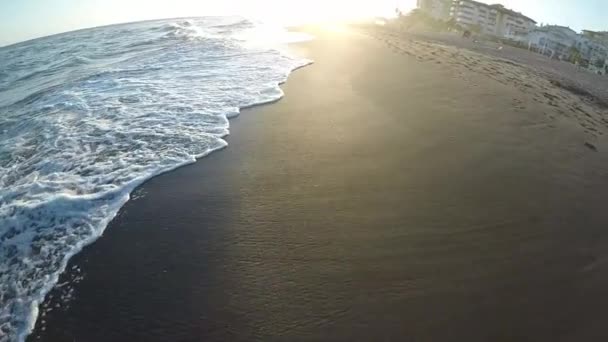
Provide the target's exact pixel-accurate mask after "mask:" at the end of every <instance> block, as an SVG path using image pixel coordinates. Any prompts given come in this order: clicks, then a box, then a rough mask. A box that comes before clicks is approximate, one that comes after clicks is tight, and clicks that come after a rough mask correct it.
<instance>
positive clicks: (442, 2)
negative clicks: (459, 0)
mask: <svg viewBox="0 0 608 342" xmlns="http://www.w3.org/2000/svg"><path fill="white" fill-rule="evenodd" d="M417 6H418V8H419V9H420V10H421V11H423V12H424V13H426V14H428V15H430V16H431V17H433V18H435V19H441V20H448V19H450V9H451V8H452V0H417Z"/></svg>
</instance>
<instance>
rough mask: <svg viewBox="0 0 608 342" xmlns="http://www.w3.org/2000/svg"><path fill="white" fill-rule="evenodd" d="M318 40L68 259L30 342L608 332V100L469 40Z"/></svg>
mask: <svg viewBox="0 0 608 342" xmlns="http://www.w3.org/2000/svg"><path fill="white" fill-rule="evenodd" d="M316 33H317V35H318V39H317V40H315V41H312V42H307V43H303V44H298V45H296V46H294V49H296V50H297V52H298V53H301V54H303V55H304V56H306V57H309V58H312V59H314V60H315V64H313V65H311V66H309V67H306V68H303V69H300V70H298V71H296V72H295V73H293V74H292V75H291V76H290V78H289V81H288V82H287V83H286V84H285V85H284V87H283V89H284V90H285V93H286V96H285V97H284V99H282V100H281V101H280V102H278V103H276V104H272V105H267V106H262V107H257V108H252V109H249V110H245V111H244V112H243V113H242V115H241V116H240V117H238V118H236V119H234V120H233V121H231V125H232V127H231V136H230V137H229V138H228V139H227V140H228V142H229V144H230V145H229V146H228V148H226V149H225V150H223V151H220V152H216V153H214V154H212V155H210V156H209V157H207V158H203V159H201V160H200V161H199V162H197V163H196V164H193V165H191V166H187V167H184V168H181V169H178V170H176V171H174V172H171V173H168V174H165V175H162V176H159V177H157V178H154V179H152V180H151V181H149V182H147V183H146V184H145V185H144V186H143V187H141V188H140V189H139V190H138V191H137V192H136V193H135V196H134V197H135V199H134V200H132V201H130V202H129V203H127V205H125V207H124V208H123V209H122V210H121V212H120V214H119V216H118V217H117V218H116V219H115V220H114V221H113V222H112V223H111V224H110V226H109V227H108V229H107V230H106V232H105V234H104V236H103V237H102V238H100V239H99V240H98V241H97V242H96V243H94V244H93V245H91V246H89V247H88V248H86V249H85V250H84V251H83V252H82V253H81V254H79V255H77V256H76V257H74V258H73V260H72V261H71V262H70V266H69V269H70V271H69V272H67V273H66V274H65V275H64V276H63V279H62V280H61V282H60V283H65V285H63V286H60V287H58V288H57V289H55V290H54V291H53V292H52V293H51V295H50V296H49V298H48V299H47V301H46V302H45V303H44V305H43V307H42V308H41V312H42V314H41V317H40V318H39V320H38V324H37V327H36V331H35V332H34V333H33V334H32V335H31V337H30V340H32V341H38V340H41V341H91V342H96V341H104V342H105V341H227V340H243V341H251V340H259V341H274V340H280V341H299V340H308V341H310V340H332V341H352V340H362V341H377V340H394V341H600V340H605V339H606V338H608V329H605V322H606V321H608V309H606V308H608V286H607V285H606V284H608V230H606V226H607V224H606V223H607V222H608V211H607V210H605V205H606V204H605V203H607V199H608V178H607V177H606V170H607V167H608V159H607V158H606V157H605V153H606V151H608V144H606V141H605V138H604V136H605V135H604V133H605V131H606V127H605V125H604V124H603V121H602V120H603V116H602V113H603V111H604V109H603V108H602V107H601V106H598V105H597V104H595V103H592V102H586V101H585V100H584V99H583V98H580V96H579V95H576V94H573V93H572V92H569V91H567V90H565V89H563V88H561V87H558V86H556V85H555V84H553V83H551V82H550V80H548V79H545V78H543V77H541V76H540V75H535V74H533V73H528V71H527V70H529V69H527V68H525V67H522V66H518V65H515V64H509V63H504V62H501V61H497V60H495V58H494V57H491V56H484V55H481V54H478V53H475V52H471V51H468V50H465V49H460V48H457V47H453V46H448V45H441V44H437V43H432V42H428V41H422V40H415V39H410V38H407V39H404V38H400V37H396V38H395V37H394V38H391V39H392V40H391V39H388V38H387V37H385V36H379V35H377V34H374V33H369V32H368V33H366V34H361V31H360V30H357V31H356V32H355V31H348V32H335V31H332V32H316ZM444 50H445V51H444ZM452 53H456V54H455V55H452ZM432 56H438V57H432ZM484 67H487V68H488V69H489V70H490V71H486V72H484V71H483V68H484ZM493 68H494V69H496V70H493ZM503 76H504V77H503ZM528 85H530V86H531V87H532V88H530V87H529V86H528ZM544 93H547V94H549V95H550V96H549V97H547V95H545V94H544ZM577 96H578V97H577ZM554 97H555V98H554ZM562 97H563V98H562ZM571 106H579V107H580V108H581V110H582V111H579V110H577V109H576V108H574V110H572V108H570V107H571ZM583 111H584V112H583ZM585 113H587V114H589V115H586V114H585ZM586 126H588V127H586ZM589 127H591V128H593V130H592V129H589ZM586 144H588V145H586ZM589 145H591V146H593V148H590V147H589ZM62 297H63V298H62ZM66 297H67V299H66Z"/></svg>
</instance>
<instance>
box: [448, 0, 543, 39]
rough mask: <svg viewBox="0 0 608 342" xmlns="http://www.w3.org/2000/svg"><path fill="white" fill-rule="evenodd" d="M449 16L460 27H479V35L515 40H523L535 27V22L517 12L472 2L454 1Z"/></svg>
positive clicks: (471, 0)
mask: <svg viewBox="0 0 608 342" xmlns="http://www.w3.org/2000/svg"><path fill="white" fill-rule="evenodd" d="M450 15H451V17H453V18H454V19H455V20H456V22H457V23H458V24H460V25H462V26H465V27H469V28H472V27H479V28H480V29H481V33H484V34H488V35H492V36H498V37H505V38H510V39H516V40H525V38H524V37H525V36H526V35H527V34H528V32H530V31H531V30H532V29H534V28H535V27H536V21H534V20H533V19H531V18H529V17H526V16H525V15H523V14H521V13H519V12H515V11H513V10H510V9H508V8H505V7H504V6H502V5H499V4H495V5H488V4H485V3H483V2H478V1H474V0H454V1H453V3H452V8H451V11H450Z"/></svg>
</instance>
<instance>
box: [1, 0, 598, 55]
mask: <svg viewBox="0 0 608 342" xmlns="http://www.w3.org/2000/svg"><path fill="white" fill-rule="evenodd" d="M482 1H484V2H488V3H494V2H498V1H489V0H482ZM500 2H501V3H503V4H504V5H505V6H506V7H509V8H512V9H514V10H516V11H519V12H522V13H524V14H525V15H527V16H529V17H531V18H533V19H535V20H536V21H538V22H539V23H545V24H546V23H549V24H560V25H567V26H570V27H572V28H574V29H576V30H581V29H583V28H585V29H593V30H608V20H607V19H608V0H502V1H500ZM415 5H416V0H0V46H1V45H6V44H10V43H14V42H18V41H22V40H26V39H30V38H34V37H40V36H46V35H49V34H53V33H59V32H64V31H70V30H75V29H79V28H85V27H93V26H99V25H106V24H113V23H120V22H130V21H138V20H146V19H158V18H171V17H186V16H204V15H224V14H243V15H248V16H254V17H258V18H261V19H267V20H268V19H269V20H275V21H277V22H281V23H297V22H302V21H306V20H314V19H319V20H323V19H325V20H331V19H337V18H344V17H360V16H363V15H370V14H372V15H382V14H390V13H393V11H394V9H395V7H397V6H399V7H401V8H402V9H403V10H404V11H407V10H409V9H412V8H414V7H415Z"/></svg>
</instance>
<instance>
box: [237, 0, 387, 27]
mask: <svg viewBox="0 0 608 342" xmlns="http://www.w3.org/2000/svg"><path fill="white" fill-rule="evenodd" d="M263 3H264V4H266V5H267V6H259V4H257V3H256V5H255V6H253V5H250V6H248V7H247V8H245V11H244V12H245V13H248V14H250V15H253V16H254V17H256V18H259V19H262V20H264V21H267V22H268V21H271V22H277V23H281V24H287V25H298V24H305V23H319V22H336V21H344V20H354V19H355V20H356V19H363V18H369V17H374V16H384V17H386V16H391V15H393V14H394V13H395V8H396V7H398V6H399V2H398V1H394V0H376V1H372V0H367V1H346V0H337V1H331V0H325V1H324V0H313V1H299V2H295V1H273V0H268V1H265V2H263Z"/></svg>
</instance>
